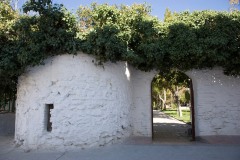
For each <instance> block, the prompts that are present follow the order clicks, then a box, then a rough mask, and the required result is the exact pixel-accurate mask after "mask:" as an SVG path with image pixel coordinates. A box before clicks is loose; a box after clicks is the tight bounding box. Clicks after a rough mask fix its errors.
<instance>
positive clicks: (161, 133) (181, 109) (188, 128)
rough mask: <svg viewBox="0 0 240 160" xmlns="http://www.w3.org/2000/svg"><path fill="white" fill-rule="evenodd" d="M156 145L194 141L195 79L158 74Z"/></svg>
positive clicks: (154, 112)
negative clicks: (159, 143) (193, 84)
mask: <svg viewBox="0 0 240 160" xmlns="http://www.w3.org/2000/svg"><path fill="white" fill-rule="evenodd" d="M151 87H152V138H153V141H154V142H189V141H192V140H195V125H194V96H193V87H192V80H191V79H190V78H189V77H188V76H187V75H186V74H185V73H183V72H180V71H176V70H175V71H174V70H173V71H170V72H169V73H159V74H157V75H156V76H155V77H154V78H153V81H152V84H151Z"/></svg>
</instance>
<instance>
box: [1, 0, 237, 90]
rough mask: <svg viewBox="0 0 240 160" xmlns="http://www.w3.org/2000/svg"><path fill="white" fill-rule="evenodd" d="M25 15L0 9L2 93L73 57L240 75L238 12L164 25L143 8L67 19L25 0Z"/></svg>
mask: <svg viewBox="0 0 240 160" xmlns="http://www.w3.org/2000/svg"><path fill="white" fill-rule="evenodd" d="M23 12H24V13H21V14H20V13H18V12H17V11H14V10H13V9H12V8H11V6H10V5H9V3H8V1H7V0H5V1H1V2H0V87H1V91H0V92H6V91H9V90H16V84H17V78H18V76H19V75H21V74H22V73H23V72H24V71H25V70H26V67H28V66H35V65H41V64H43V61H44V59H46V58H47V57H49V56H54V55H59V54H65V53H69V54H76V53H77V51H83V52H84V53H86V54H92V55H95V57H96V63H99V64H103V62H105V61H112V62H117V61H128V62H129V63H130V64H132V65H133V66H134V67H136V68H137V69H140V70H144V71H149V70H152V69H156V70H159V71H162V72H168V71H169V70H172V69H178V70H181V71H186V70H190V69H194V68H197V69H201V68H212V67H214V66H219V67H222V68H223V70H224V72H225V74H228V75H239V74H240V12H239V11H234V12H231V13H229V12H217V11H197V12H192V13H189V12H182V13H170V14H168V17H167V18H166V17H165V21H164V22H163V21H160V20H159V19H158V18H156V17H154V16H152V15H151V14H150V13H151V8H150V7H149V6H147V5H145V4H140V5H136V4H135V5H132V6H124V5H122V6H109V5H107V4H103V5H97V4H92V5H91V6H85V7H80V8H79V9H78V11H77V14H73V13H71V12H69V11H68V10H67V9H66V8H65V7H64V6H63V5H58V4H52V2H51V0H30V1H28V2H27V3H25V4H24V6H23Z"/></svg>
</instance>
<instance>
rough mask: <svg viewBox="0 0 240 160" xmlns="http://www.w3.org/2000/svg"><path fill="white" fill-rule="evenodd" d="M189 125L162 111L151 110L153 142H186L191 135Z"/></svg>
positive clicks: (189, 139)
mask: <svg viewBox="0 0 240 160" xmlns="http://www.w3.org/2000/svg"><path fill="white" fill-rule="evenodd" d="M189 129H191V126H190V125H188V124H186V123H184V122H182V121H179V120H176V119H174V118H172V117H170V116H168V115H166V114H164V113H163V112H160V111H156V110H154V111H153V142H154V143H187V142H190V141H191V139H192V137H191V135H190V134H189Z"/></svg>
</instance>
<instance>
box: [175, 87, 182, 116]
mask: <svg viewBox="0 0 240 160" xmlns="http://www.w3.org/2000/svg"><path fill="white" fill-rule="evenodd" d="M175 96H176V101H177V111H178V116H179V117H182V109H181V104H180V100H179V91H178V86H177V88H176V92H175Z"/></svg>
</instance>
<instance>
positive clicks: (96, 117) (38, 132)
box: [15, 54, 152, 149]
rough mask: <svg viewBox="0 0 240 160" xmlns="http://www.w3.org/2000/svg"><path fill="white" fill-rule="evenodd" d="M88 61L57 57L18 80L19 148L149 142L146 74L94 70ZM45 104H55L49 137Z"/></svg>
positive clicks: (122, 68) (120, 68) (122, 67)
mask: <svg viewBox="0 0 240 160" xmlns="http://www.w3.org/2000/svg"><path fill="white" fill-rule="evenodd" d="M93 60H94V58H93V57H91V56H88V55H85V54H78V55H77V56H72V55H62V56H56V57H54V58H50V59H48V60H46V61H45V65H43V66H38V67H34V68H30V69H29V70H28V71H26V73H25V74H23V75H22V76H21V77H20V78H19V82H18V83H19V85H18V94H17V107H16V119H17V121H16V133H15V140H16V142H17V143H18V144H20V145H22V146H23V147H25V148H31V149H35V148H46V147H47V148H57V149H66V148H70V149H71V148H88V147H93V146H104V145H107V144H111V143H114V142H116V141H118V140H121V139H124V138H125V137H129V136H130V135H132V134H133V133H136V135H142V136H151V107H150V106H151V96H150V94H151V91H150V83H151V80H152V77H151V74H150V73H147V72H141V71H136V73H134V74H136V76H135V77H133V75H132V72H134V71H135V70H134V69H130V67H128V66H127V63H125V62H119V63H117V64H114V63H106V64H104V66H96V65H94V63H93V62H92V61H93ZM145 75H146V76H145ZM140 88H141V89H140ZM134 89H135V90H134ZM133 93H134V94H135V96H133ZM46 104H54V109H52V110H51V120H50V121H51V122H52V131H51V132H47V130H46V128H47V125H46V124H47V110H46ZM133 105H137V106H136V107H133ZM137 107H139V109H137ZM146 108H147V109H148V112H149V113H146ZM133 112H134V113H133ZM135 112H136V113H135ZM133 114H134V116H133ZM142 116H144V117H142Z"/></svg>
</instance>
